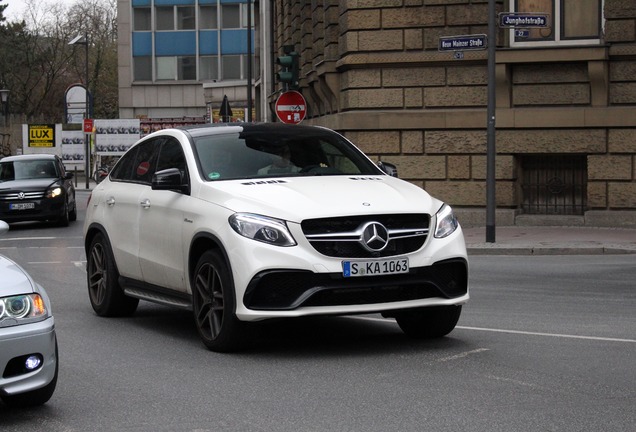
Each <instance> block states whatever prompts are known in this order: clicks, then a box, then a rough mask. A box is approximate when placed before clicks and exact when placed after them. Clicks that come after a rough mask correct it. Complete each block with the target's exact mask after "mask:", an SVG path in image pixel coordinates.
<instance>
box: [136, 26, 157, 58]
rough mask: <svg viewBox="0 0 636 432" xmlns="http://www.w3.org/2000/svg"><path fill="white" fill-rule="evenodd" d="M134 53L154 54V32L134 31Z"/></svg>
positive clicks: (141, 54)
mask: <svg viewBox="0 0 636 432" xmlns="http://www.w3.org/2000/svg"><path fill="white" fill-rule="evenodd" d="M132 55H133V57H137V56H149V55H152V33H150V32H133V34H132Z"/></svg>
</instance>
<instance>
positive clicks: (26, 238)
mask: <svg viewBox="0 0 636 432" xmlns="http://www.w3.org/2000/svg"><path fill="white" fill-rule="evenodd" d="M56 238H59V237H11V238H3V239H0V241H11V240H55V239H56Z"/></svg>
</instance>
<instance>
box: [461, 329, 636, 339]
mask: <svg viewBox="0 0 636 432" xmlns="http://www.w3.org/2000/svg"><path fill="white" fill-rule="evenodd" d="M455 328H458V329H462V330H476V331H487V332H495V333H512V334H522V335H529V336H549V337H557V338H564V339H585V340H595V341H604V342H627V343H636V339H621V338H608V337H600V336H578V335H568V334H560V333H541V332H529V331H522V330H506V329H491V328H483V327H463V326H457V327H455Z"/></svg>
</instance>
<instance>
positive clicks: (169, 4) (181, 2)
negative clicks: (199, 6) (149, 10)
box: [155, 0, 194, 6]
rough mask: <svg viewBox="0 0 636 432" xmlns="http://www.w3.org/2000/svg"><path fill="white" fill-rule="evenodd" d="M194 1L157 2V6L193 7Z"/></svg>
mask: <svg viewBox="0 0 636 432" xmlns="http://www.w3.org/2000/svg"><path fill="white" fill-rule="evenodd" d="M193 4H194V0H155V6H173V5H193Z"/></svg>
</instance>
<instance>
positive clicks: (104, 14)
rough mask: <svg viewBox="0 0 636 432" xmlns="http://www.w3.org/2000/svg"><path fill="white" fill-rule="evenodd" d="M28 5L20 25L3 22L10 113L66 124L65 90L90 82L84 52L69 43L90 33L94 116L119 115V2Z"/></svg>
mask: <svg viewBox="0 0 636 432" xmlns="http://www.w3.org/2000/svg"><path fill="white" fill-rule="evenodd" d="M0 1H2V0H0ZM25 4H26V9H25V12H24V17H22V20H21V21H19V22H9V23H2V22H1V21H0V58H2V59H3V61H2V62H0V80H2V82H3V83H4V85H6V86H7V87H8V88H10V89H11V99H12V105H11V107H12V109H11V111H12V112H14V113H22V114H25V115H26V116H27V117H29V118H31V117H37V118H42V119H45V120H47V121H64V93H65V91H66V89H67V88H68V87H69V86H70V85H72V84H74V83H78V82H82V83H83V82H84V81H85V67H84V65H85V57H84V50H77V49H74V47H73V46H69V44H68V43H69V42H70V41H71V40H72V38H73V37H75V36H77V35H78V34H87V35H88V39H89V47H88V48H89V49H88V53H89V70H90V72H89V91H90V92H91V93H92V95H93V100H94V116H95V117H98V118H112V117H116V116H117V110H118V107H117V41H116V34H117V32H116V17H117V14H116V2H115V0H106V1H104V0H88V1H83V2H82V1H80V0H78V1H77V2H76V3H75V4H73V5H72V6H71V7H70V8H66V7H65V6H64V4H62V3H57V2H53V1H51V2H42V1H37V0H25Z"/></svg>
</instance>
